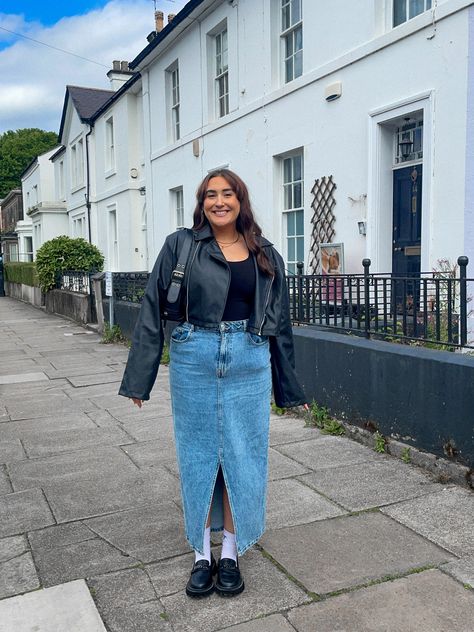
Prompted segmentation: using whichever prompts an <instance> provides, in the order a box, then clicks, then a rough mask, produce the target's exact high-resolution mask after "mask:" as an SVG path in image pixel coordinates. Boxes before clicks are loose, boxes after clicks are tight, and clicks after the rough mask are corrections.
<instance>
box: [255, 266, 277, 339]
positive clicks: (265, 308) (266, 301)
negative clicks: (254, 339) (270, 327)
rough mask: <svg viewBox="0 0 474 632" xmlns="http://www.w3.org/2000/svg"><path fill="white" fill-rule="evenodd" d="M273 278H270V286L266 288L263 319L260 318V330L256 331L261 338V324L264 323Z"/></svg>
mask: <svg viewBox="0 0 474 632" xmlns="http://www.w3.org/2000/svg"><path fill="white" fill-rule="evenodd" d="M274 278H275V277H272V279H271V281H270V284H269V286H268V290H267V296H266V299H265V305H264V306H263V318H262V322H261V324H260V329H259V330H258V335H259V336H261V335H262V329H263V323H264V322H265V316H266V311H267V305H268V300H269V298H270V290H271V289H272V284H273V279H274Z"/></svg>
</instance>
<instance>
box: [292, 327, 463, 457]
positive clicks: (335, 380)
mask: <svg viewBox="0 0 474 632" xmlns="http://www.w3.org/2000/svg"><path fill="white" fill-rule="evenodd" d="M294 332H295V336H294V337H295V352H296V362H297V373H298V376H299V379H300V381H301V383H302V384H303V385H304V388H305V391H306V395H307V396H308V398H309V399H313V398H314V399H315V400H316V401H317V402H318V403H319V404H320V405H323V406H326V407H327V408H328V409H329V412H330V413H331V414H332V415H333V416H334V417H336V418H339V419H341V420H347V421H349V422H350V423H352V424H357V425H360V426H362V427H365V428H367V429H370V430H379V432H380V433H381V434H382V435H384V436H387V437H393V438H395V439H399V440H400V441H403V442H404V443H406V444H408V445H412V446H413V447H416V448H419V449H421V450H426V451H427V452H431V453H432V454H435V455H437V456H440V457H449V458H452V459H453V460H456V461H458V462H460V463H463V464H464V465H467V466H469V467H471V468H473V467H474V389H473V388H472V387H471V385H472V384H473V383H474V357H473V356H470V355H467V354H463V353H450V352H448V351H435V350H432V349H426V348H421V347H413V346H408V345H400V344H394V343H390V342H381V341H376V340H366V339H365V338H358V337H355V336H347V335H344V334H337V333H332V332H329V331H327V330H318V329H316V328H313V327H297V328H295V330H294Z"/></svg>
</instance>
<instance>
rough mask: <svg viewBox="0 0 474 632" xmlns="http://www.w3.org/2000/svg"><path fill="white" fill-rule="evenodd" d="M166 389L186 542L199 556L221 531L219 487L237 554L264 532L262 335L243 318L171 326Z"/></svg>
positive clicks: (266, 386) (266, 389) (266, 404)
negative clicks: (210, 535) (207, 534)
mask: <svg viewBox="0 0 474 632" xmlns="http://www.w3.org/2000/svg"><path fill="white" fill-rule="evenodd" d="M170 386H171V402H172V408H173V421H174V432H175V442H176V453H177V458H178V467H179V472H180V479H181V495H182V501H183V512H184V523H185V531H186V538H187V540H188V542H189V544H190V545H191V546H192V547H193V549H196V550H198V551H199V552H201V553H202V551H203V541H204V529H205V526H206V521H207V516H208V513H209V510H211V530H212V531H221V530H222V529H223V527H224V519H223V511H222V497H223V489H224V484H225V486H226V488H227V494H228V497H229V503H230V507H231V511H232V517H233V521H234V530H235V534H236V542H237V550H238V553H239V555H242V554H243V553H244V552H245V551H246V550H247V549H248V548H249V547H250V546H252V544H254V543H255V542H256V541H257V540H258V539H259V538H260V537H261V535H262V534H263V532H264V530H265V511H266V496H267V470H268V431H269V421H270V396H271V368H270V351H269V343H268V339H267V338H266V337H262V336H257V335H256V334H251V333H249V332H247V331H246V321H231V322H227V323H225V322H222V323H220V324H219V326H218V327H216V329H214V330H207V329H206V330H204V329H201V328H196V327H194V326H193V325H191V324H189V323H183V324H181V325H178V326H177V327H176V328H175V329H174V331H173V333H172V336H171V343H170Z"/></svg>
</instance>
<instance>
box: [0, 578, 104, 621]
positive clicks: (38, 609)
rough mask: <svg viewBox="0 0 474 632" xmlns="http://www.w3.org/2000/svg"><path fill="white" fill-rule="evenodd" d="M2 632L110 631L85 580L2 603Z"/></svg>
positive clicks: (0, 602) (0, 616)
mask: <svg viewBox="0 0 474 632" xmlns="http://www.w3.org/2000/svg"><path fill="white" fill-rule="evenodd" d="M0 621H1V624H0V625H1V627H0V630H1V632H33V631H34V630H37V631H38V632H39V631H43V630H44V631H45V632H59V631H61V632H63V631H64V632H65V631H66V630H67V632H85V631H86V630H87V632H107V630H106V628H105V626H104V624H103V622H102V619H101V618H100V615H99V613H98V611H97V608H96V607H95V605H94V602H93V600H92V597H91V595H90V593H89V590H88V588H87V586H86V584H85V582H84V581H83V580H79V581H75V582H69V583H68V584H63V585H62V586H54V587H52V588H46V589H45V590H36V591H34V592H31V593H28V594H26V595H20V596H17V597H10V598H9V599H4V600H3V601H0Z"/></svg>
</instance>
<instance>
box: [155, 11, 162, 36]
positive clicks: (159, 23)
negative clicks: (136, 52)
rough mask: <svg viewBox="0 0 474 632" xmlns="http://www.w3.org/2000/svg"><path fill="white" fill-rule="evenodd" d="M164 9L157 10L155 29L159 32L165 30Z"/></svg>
mask: <svg viewBox="0 0 474 632" xmlns="http://www.w3.org/2000/svg"><path fill="white" fill-rule="evenodd" d="M163 18H164V14H163V11H155V30H156V32H157V33H159V32H160V31H162V30H163Z"/></svg>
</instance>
